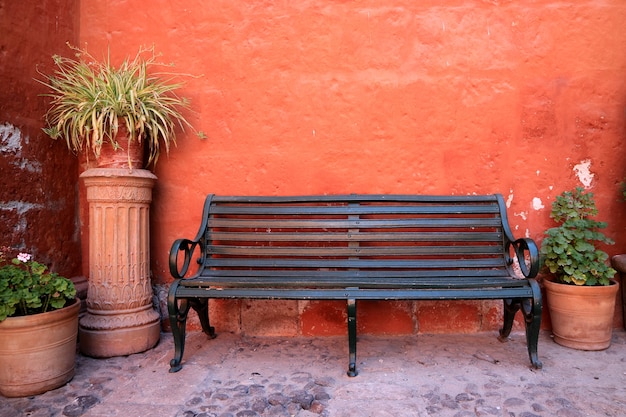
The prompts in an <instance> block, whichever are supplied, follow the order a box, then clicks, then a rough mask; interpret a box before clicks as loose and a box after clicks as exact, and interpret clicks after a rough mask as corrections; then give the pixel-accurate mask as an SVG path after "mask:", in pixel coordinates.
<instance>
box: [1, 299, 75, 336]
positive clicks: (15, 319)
mask: <svg viewBox="0 0 626 417" xmlns="http://www.w3.org/2000/svg"><path fill="white" fill-rule="evenodd" d="M80 305H81V300H80V298H78V297H74V300H73V301H71V302H70V304H68V305H66V306H65V307H62V308H58V309H56V310H52V311H46V312H45V313H36V314H28V315H26V316H12V317H7V318H6V319H4V320H3V321H0V328H3V329H10V328H17V327H23V325H24V322H25V321H33V322H37V321H39V322H44V323H49V322H52V321H54V320H55V316H59V318H60V317H65V315H66V314H67V312H68V310H76V313H77V314H78V310H80ZM72 313H73V312H72Z"/></svg>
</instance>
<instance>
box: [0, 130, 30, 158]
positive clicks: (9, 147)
mask: <svg viewBox="0 0 626 417" xmlns="http://www.w3.org/2000/svg"><path fill="white" fill-rule="evenodd" d="M25 142H26V143H28V139H27V138H26V140H25ZM21 150H22V132H20V130H19V129H18V128H17V127H15V126H13V125H11V124H9V123H4V124H0V153H13V154H16V155H19V154H20V152H21Z"/></svg>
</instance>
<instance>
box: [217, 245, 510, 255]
mask: <svg viewBox="0 0 626 417" xmlns="http://www.w3.org/2000/svg"><path fill="white" fill-rule="evenodd" d="M208 250H209V252H210V253H212V254H213V255H220V256H248V257H249V256H262V257H276V256H281V257H283V256H285V257H319V256H327V257H341V256H361V257H371V256H376V257H389V256H418V255H430V256H442V255H455V256H461V255H501V254H502V247H501V246H493V245H480V246H373V247H367V246H355V247H346V246H332V247H329V246H324V247H319V248H316V247H294V246H223V245H211V246H209V248H208Z"/></svg>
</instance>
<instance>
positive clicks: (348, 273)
mask: <svg viewBox="0 0 626 417" xmlns="http://www.w3.org/2000/svg"><path fill="white" fill-rule="evenodd" d="M381 276H383V277H384V278H385V279H391V278H401V279H402V278H409V279H426V278H429V279H430V278H434V279H440V280H450V279H471V278H495V279H498V278H503V277H505V278H506V279H508V280H515V281H518V280H519V279H518V278H512V277H511V276H509V275H508V273H507V272H506V271H504V270H502V269H501V268H499V269H496V268H494V269H483V268H480V269H449V270H444V269H435V270H430V269H426V270H417V271H416V270H411V269H408V270H397V269H396V270H393V269H390V270H385V271H384V275H383V274H382V272H381V271H380V270H367V269H342V270H329V269H307V270H301V269H291V270H290V269H280V270H274V269H263V270H259V269H205V270H204V271H202V274H201V277H202V278H201V279H209V280H211V279H212V278H213V277H220V279H222V278H223V279H229V278H230V279H232V280H237V279H239V278H243V279H246V278H248V277H262V278H265V277H278V278H287V279H288V278H302V277H308V278H310V279H312V280H316V279H322V280H323V279H336V280H338V281H343V280H344V279H352V278H360V279H363V280H372V279H378V278H380V277H381ZM190 279H195V278H186V279H184V280H183V281H181V282H182V283H184V282H187V281H188V280H190Z"/></svg>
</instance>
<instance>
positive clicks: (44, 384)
mask: <svg viewBox="0 0 626 417" xmlns="http://www.w3.org/2000/svg"><path fill="white" fill-rule="evenodd" d="M79 310H80V300H79V299H76V300H75V301H74V303H73V304H71V305H69V306H67V307H65V308H62V309H59V310H54V311H49V312H47V313H41V314H34V315H30V316H22V317H9V318H7V319H5V320H4V321H2V322H0V340H2V343H1V344H0V394H2V395H4V396H5V397H26V396H30V395H36V394H41V393H43V392H46V391H49V390H51V389H55V388H58V387H60V386H62V385H64V384H65V383H67V382H68V381H69V380H70V379H72V377H73V376H74V363H75V359H76V335H77V332H78V312H79Z"/></svg>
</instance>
